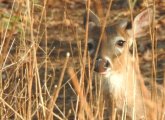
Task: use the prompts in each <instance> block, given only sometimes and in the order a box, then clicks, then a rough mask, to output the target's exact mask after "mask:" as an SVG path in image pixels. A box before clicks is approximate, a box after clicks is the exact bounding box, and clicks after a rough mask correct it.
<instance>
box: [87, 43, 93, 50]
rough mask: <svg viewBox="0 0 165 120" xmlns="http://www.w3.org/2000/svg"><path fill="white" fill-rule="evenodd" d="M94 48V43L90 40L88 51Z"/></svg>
mask: <svg viewBox="0 0 165 120" xmlns="http://www.w3.org/2000/svg"><path fill="white" fill-rule="evenodd" d="M93 48H94V46H93V43H91V42H88V51H91V50H92V49H93Z"/></svg>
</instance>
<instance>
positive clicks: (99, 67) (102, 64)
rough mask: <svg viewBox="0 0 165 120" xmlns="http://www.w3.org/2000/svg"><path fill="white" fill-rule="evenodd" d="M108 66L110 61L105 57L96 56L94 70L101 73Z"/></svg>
mask: <svg viewBox="0 0 165 120" xmlns="http://www.w3.org/2000/svg"><path fill="white" fill-rule="evenodd" d="M108 68H110V62H109V61H108V60H107V59H105V58H101V57H98V58H97V59H96V62H95V69H94V71H95V72H98V73H102V72H105V71H106V70H107V69H108Z"/></svg>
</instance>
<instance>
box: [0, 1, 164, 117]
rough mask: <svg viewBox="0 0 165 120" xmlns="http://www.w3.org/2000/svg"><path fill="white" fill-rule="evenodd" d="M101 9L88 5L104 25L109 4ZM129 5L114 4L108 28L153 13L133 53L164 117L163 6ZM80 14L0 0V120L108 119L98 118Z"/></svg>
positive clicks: (62, 5)
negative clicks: (147, 30)
mask: <svg viewBox="0 0 165 120" xmlns="http://www.w3.org/2000/svg"><path fill="white" fill-rule="evenodd" d="M102 1H103V6H104V7H101V6H100V4H99V2H98V3H97V2H94V1H92V0H91V1H90V0H88V1H87V2H91V5H90V8H91V9H92V10H93V11H95V12H96V13H97V14H98V15H99V16H100V18H102V19H103V20H104V17H105V14H103V13H106V12H107V11H106V10H107V9H108V5H109V3H110V2H111V1H110V0H107V1H106V0H102ZM128 1H129V2H128V3H129V4H127V2H126V1H124V0H116V1H115V0H113V1H112V4H111V10H110V17H109V18H108V22H114V21H116V20H118V19H125V18H129V19H130V18H131V17H130V16H131V15H133V16H135V15H136V14H137V13H139V12H140V11H141V10H143V9H145V8H146V7H148V6H150V7H152V8H153V9H155V20H154V22H155V23H154V24H153V26H152V27H151V32H150V33H149V34H148V35H147V36H145V37H143V38H141V39H140V40H138V42H137V46H138V54H139V61H140V66H141V67H140V68H141V72H142V74H143V76H144V78H145V83H146V86H147V87H148V88H149V89H150V90H151V91H152V100H153V101H154V102H155V103H159V104H160V105H161V107H160V109H162V108H164V106H165V103H164V101H165V98H164V96H165V93H164V91H165V34H164V33H165V29H164V28H165V2H164V0H134V1H133V0H128ZM88 7H89V6H88ZM130 7H131V8H132V9H133V10H134V11H133V14H132V13H131V12H130ZM102 8H104V9H102ZM85 9H86V2H85V1H83V0H82V1H81V0H0V119H1V120H8V119H14V120H21V119H27V120H30V119H34V120H51V119H55V120H56V119H59V120H63V119H69V120H73V119H75V120H76V119H80V120H87V119H103V116H106V114H107V113H103V114H104V115H101V114H100V113H99V105H98V102H99V100H100V96H101V95H100V88H99V85H98V83H97V81H95V80H94V77H95V76H94V75H93V74H92V73H93V72H91V71H90V68H91V67H92V66H90V64H89V63H90V59H89V56H88V54H87V46H86V41H87V35H86V32H85V30H84V26H83V14H84V12H85ZM69 53H70V54H69ZM157 96H159V97H161V99H157ZM105 109H106V108H105ZM161 119H162V120H164V119H165V111H161Z"/></svg>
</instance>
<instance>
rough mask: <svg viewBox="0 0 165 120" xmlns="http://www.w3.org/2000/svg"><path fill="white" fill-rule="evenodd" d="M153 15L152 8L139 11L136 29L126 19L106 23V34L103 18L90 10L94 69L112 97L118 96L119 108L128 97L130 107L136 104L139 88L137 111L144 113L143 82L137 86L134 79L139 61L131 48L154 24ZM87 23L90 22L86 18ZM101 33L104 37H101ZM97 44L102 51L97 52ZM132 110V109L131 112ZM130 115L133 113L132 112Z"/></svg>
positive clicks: (90, 52)
mask: <svg viewBox="0 0 165 120" xmlns="http://www.w3.org/2000/svg"><path fill="white" fill-rule="evenodd" d="M151 15H152V12H151V9H146V10H145V11H142V12H141V13H140V14H138V15H137V16H136V17H135V19H134V21H133V28H134V30H130V29H129V30H127V29H126V26H127V22H126V21H122V22H119V23H115V24H112V25H109V26H106V27H105V30H104V32H103V33H102V25H101V24H100V22H99V18H98V17H97V16H96V15H95V14H94V13H93V12H91V11H90V13H89V21H88V26H89V30H88V52H89V55H90V57H91V58H92V59H94V56H95V55H96V61H95V65H94V71H95V72H97V73H98V74H99V75H100V76H101V78H102V80H101V81H102V83H103V87H102V88H103V89H104V90H103V91H104V92H105V93H108V94H110V96H111V98H110V99H115V103H116V107H117V108H118V109H122V108H123V105H124V101H125V98H127V107H128V108H131V107H132V106H133V101H134V98H133V96H134V93H133V91H134V88H135V89H136V97H138V99H139V100H137V101H136V105H135V107H136V108H137V110H136V111H137V112H141V113H142V114H143V112H144V111H142V110H141V109H143V108H142V106H143V105H142V102H141V101H142V95H141V90H140V87H139V81H137V83H136V85H135V86H134V81H133V78H134V79H135V80H136V79H137V78H136V77H133V71H134V72H135V74H136V70H134V69H135V67H134V64H135V61H134V60H133V59H132V58H133V57H132V56H131V55H130V53H129V48H130V46H131V45H132V43H133V40H134V38H137V37H140V36H143V35H144V34H145V33H146V28H148V27H149V25H150V24H151V20H152V18H151V17H152V16H151ZM84 23H85V24H86V23H87V22H86V21H84ZM147 30H149V29H147ZM101 34H102V38H101V39H100V36H101ZM97 47H98V53H96V50H97ZM126 75H127V76H126ZM112 97H113V98H112ZM139 106H141V107H139ZM130 111H131V110H130V109H128V112H130ZM130 114H132V113H131V112H130ZM139 118H140V117H139Z"/></svg>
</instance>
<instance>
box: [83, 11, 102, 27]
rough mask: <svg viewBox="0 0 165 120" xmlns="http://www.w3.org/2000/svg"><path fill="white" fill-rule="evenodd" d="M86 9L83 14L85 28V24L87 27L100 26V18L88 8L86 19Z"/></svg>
mask: <svg viewBox="0 0 165 120" xmlns="http://www.w3.org/2000/svg"><path fill="white" fill-rule="evenodd" d="M87 15H88V14H87V11H86V12H85V14H84V28H86V25H87V24H88V26H89V29H91V28H93V27H94V26H100V20H99V18H98V16H97V15H96V14H95V13H94V12H92V11H91V10H89V21H87Z"/></svg>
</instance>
